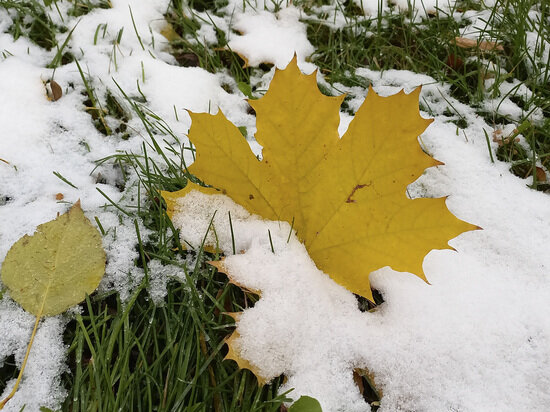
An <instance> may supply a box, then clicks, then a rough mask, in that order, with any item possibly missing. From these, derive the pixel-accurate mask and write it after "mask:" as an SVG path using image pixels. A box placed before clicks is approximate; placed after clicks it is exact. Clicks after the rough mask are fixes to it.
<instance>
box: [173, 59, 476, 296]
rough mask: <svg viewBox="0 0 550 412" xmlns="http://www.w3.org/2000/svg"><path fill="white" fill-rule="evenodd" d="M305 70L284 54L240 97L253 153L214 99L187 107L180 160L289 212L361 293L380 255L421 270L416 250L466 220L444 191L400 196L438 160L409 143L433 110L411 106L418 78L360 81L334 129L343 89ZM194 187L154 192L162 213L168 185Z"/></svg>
mask: <svg viewBox="0 0 550 412" xmlns="http://www.w3.org/2000/svg"><path fill="white" fill-rule="evenodd" d="M315 78H316V76H315V74H312V75H304V74H302V73H301V72H300V70H299V69H298V67H297V64H296V59H294V60H293V61H292V62H291V63H290V64H289V66H288V67H287V68H286V69H285V70H282V71H280V70H278V71H276V73H275V76H274V78H273V80H272V82H271V85H270V88H269V90H268V92H267V93H266V95H265V96H264V97H263V98H261V99H259V100H256V101H252V102H250V104H251V105H252V107H253V108H254V109H255V111H256V116H257V129H258V132H257V134H256V139H257V140H258V142H259V143H260V144H261V145H262V146H263V151H262V154H263V158H262V160H261V161H259V160H257V158H256V157H255V156H254V154H253V153H252V151H251V150H250V148H249V146H248V143H247V142H246V140H245V139H244V138H243V137H242V135H241V133H240V132H239V130H238V128H237V127H235V126H234V125H233V124H231V122H229V121H228V120H227V119H226V118H225V116H224V115H223V113H221V111H220V112H219V113H218V114H217V115H209V114H195V113H192V114H191V120H192V125H191V129H190V131H189V139H190V140H191V141H192V142H193V144H194V145H195V147H196V149H197V157H196V160H195V162H194V163H193V164H192V165H191V166H190V167H189V170H190V172H191V173H193V174H194V175H196V176H197V177H199V178H200V179H201V180H203V181H204V182H205V183H207V184H208V185H210V186H213V187H214V188H217V189H219V190H220V191H221V192H222V193H224V194H227V195H228V196H229V197H231V198H232V199H233V200H234V201H235V202H237V203H239V204H241V205H242V206H244V207H245V208H246V209H247V210H248V211H249V212H251V213H254V214H258V215H260V216H263V217H265V218H267V219H272V220H284V221H287V222H293V225H294V226H293V227H294V229H295V230H296V232H297V234H298V237H299V238H300V239H301V240H302V241H303V242H304V244H305V246H306V248H307V250H308V252H309V254H310V256H311V258H312V259H313V260H314V261H315V263H316V265H317V267H318V268H319V269H321V270H323V271H324V272H325V273H327V274H328V275H329V276H331V278H332V279H334V280H335V281H336V282H338V283H339V284H341V285H343V286H344V287H346V288H347V289H348V290H350V291H352V292H354V293H357V294H359V295H362V296H364V297H366V298H367V299H370V300H373V298H372V292H371V288H370V283H369V275H370V273H371V272H373V271H374V270H376V269H379V268H381V267H384V266H391V267H392V268H393V269H395V270H397V271H404V272H411V273H414V274H415V275H417V276H418V277H420V278H422V279H424V280H425V276H424V272H423V269H422V262H423V260H424V256H425V255H426V254H427V253H428V252H429V251H430V250H432V249H445V248H449V246H448V243H447V242H448V240H449V239H452V238H454V237H456V236H457V235H459V234H460V233H462V232H464V231H467V230H473V229H476V228H477V227H476V226H473V225H471V224H469V223H466V222H463V221H461V220H459V219H457V218H456V217H455V216H453V215H452V214H451V213H450V212H449V211H448V209H447V208H446V205H445V199H444V198H441V199H414V200H411V199H409V198H408V197H407V194H406V188H407V185H408V184H410V183H412V182H413V181H414V180H416V179H417V178H418V177H419V176H420V175H421V174H422V173H423V171H424V170H425V169H426V168H428V167H432V166H437V165H439V164H441V163H440V162H438V161H437V160H434V159H433V158H431V157H430V156H429V155H427V154H426V153H424V152H423V151H422V149H421V147H420V145H419V143H418V136H419V135H420V134H421V133H422V132H423V131H424V130H425V129H426V127H428V125H429V124H430V123H431V122H432V120H427V119H423V118H422V117H421V116H420V113H419V109H418V97H419V93H420V89H416V90H415V91H413V92H412V93H410V94H405V93H404V92H400V93H398V94H396V95H394V96H390V97H380V96H378V95H377V94H376V93H375V92H374V90H372V89H369V92H368V94H367V97H366V99H365V102H364V103H363V105H362V106H361V108H360V109H359V110H358V112H357V113H356V115H355V118H354V120H353V121H352V122H351V124H350V126H349V128H348V130H347V132H346V133H345V135H344V136H343V137H342V138H341V139H340V138H339V137H338V132H337V130H338V123H339V106H340V104H341V102H342V100H343V97H336V98H335V97H327V96H324V95H322V94H321V93H320V92H319V90H318V88H317V84H316V80H315ZM198 188H199V186H198V185H191V186H188V187H186V188H185V189H184V190H183V191H181V192H179V193H172V194H168V193H164V194H163V196H164V197H165V199H166V200H167V203H168V206H169V211H170V213H172V212H173V207H174V205H175V202H176V199H177V197H178V196H184V195H185V194H186V193H188V192H189V191H190V190H192V189H198ZM198 190H201V191H203V192H204V193H215V190H214V189H204V188H200V189H198ZM218 193H219V192H218Z"/></svg>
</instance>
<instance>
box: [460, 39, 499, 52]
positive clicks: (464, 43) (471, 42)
mask: <svg viewBox="0 0 550 412" xmlns="http://www.w3.org/2000/svg"><path fill="white" fill-rule="evenodd" d="M454 44H456V45H457V46H458V47H460V48H462V49H473V48H477V49H479V50H481V51H491V50H498V51H503V50H504V47H503V46H502V44H500V43H497V42H496V41H489V40H481V41H479V40H476V39H469V38H466V37H455V39H454Z"/></svg>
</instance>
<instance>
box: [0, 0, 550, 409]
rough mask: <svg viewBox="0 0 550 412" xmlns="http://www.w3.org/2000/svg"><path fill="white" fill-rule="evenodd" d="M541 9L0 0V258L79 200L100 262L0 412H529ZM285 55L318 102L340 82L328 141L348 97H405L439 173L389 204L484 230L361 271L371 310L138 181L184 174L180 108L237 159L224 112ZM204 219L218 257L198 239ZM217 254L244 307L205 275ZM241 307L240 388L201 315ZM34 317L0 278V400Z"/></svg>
mask: <svg viewBox="0 0 550 412" xmlns="http://www.w3.org/2000/svg"><path fill="white" fill-rule="evenodd" d="M549 12H550V10H549V7H548V5H547V4H546V3H543V2H538V1H528V0H522V1H518V2H507V1H499V0H490V1H485V2H476V1H456V2H454V1H449V2H437V1H427V0H426V1H424V3H422V2H420V1H417V2H416V3H414V4H410V3H407V2H406V1H402V0H399V1H393V2H392V1H387V2H386V1H381V2H377V1H367V0H363V1H361V0H355V1H347V2H340V1H321V0H319V1H316V0H312V1H294V2H267V1H266V2H263V1H260V0H258V1H244V2H242V1H235V0H229V1H223V0H222V1H191V2H189V3H183V2H181V1H178V0H173V1H169V0H155V1H148V2H140V1H129V0H112V1H104V0H86V1H82V2H73V1H68V0H64V1H61V0H60V1H55V0H54V1H44V2H40V1H38V0H30V1H24V2H23V1H15V2H12V1H6V0H0V29H1V30H0V52H1V56H0V92H1V98H0V120H1V124H2V137H1V138H0V262H2V261H3V260H4V258H5V256H6V254H7V252H8V250H9V249H10V247H11V246H12V245H13V244H14V243H15V242H16V241H17V240H18V239H19V238H20V237H22V236H23V235H25V234H32V233H33V232H34V231H35V229H36V227H37V226H38V225H40V224H42V223H44V222H47V221H49V220H52V219H54V218H55V217H56V215H57V214H58V213H64V212H65V211H66V210H68V208H69V207H70V206H71V205H72V204H74V203H75V202H76V201H78V200H79V199H80V202H81V204H82V208H83V210H84V212H85V214H86V216H87V217H88V218H89V219H90V221H91V222H92V223H93V225H94V226H95V227H97V228H98V230H99V231H100V232H101V234H102V236H103V246H104V248H105V250H106V253H107V270H106V274H105V276H104V278H103V280H102V282H101V284H100V286H99V289H98V291H97V292H95V293H94V294H93V295H91V296H90V297H88V298H87V299H86V301H84V302H83V303H82V304H81V305H80V306H77V307H75V308H73V309H71V310H69V311H68V312H67V313H64V314H62V315H58V316H55V317H48V318H44V319H43V320H42V321H41V323H40V326H39V329H38V333H37V337H36V341H35V343H34V346H33V348H32V351H31V354H30V358H29V362H28V366H27V368H26V370H25V374H24V377H23V380H22V383H21V386H20V387H19V390H18V391H17V393H16V395H15V397H14V398H13V399H12V400H11V401H10V402H8V404H7V406H6V408H5V410H9V411H19V410H21V408H23V406H25V411H39V410H50V409H51V410H88V409H94V410H108V411H110V410H118V409H120V410H133V409H138V408H139V409H145V410H159V411H160V410H162V411H164V410H193V411H195V410H196V411H203V410H204V411H206V410H215V411H221V410H235V411H249V410H250V411H252V410H273V411H277V410H280V408H281V405H282V404H283V403H285V404H286V405H290V404H291V403H292V401H293V400H296V399H298V398H299V397H300V395H309V396H312V397H314V398H316V399H318V400H319V401H320V403H321V405H322V407H323V410H324V411H329V412H330V411H338V410H341V411H352V410H357V411H368V410H370V409H373V410H375V409H378V410H380V411H397V410H404V411H412V410H416V411H479V410H484V411H485V410H487V411H490V410H495V411H497V410H498V411H508V410H510V411H511V410H517V409H524V410H532V411H542V410H545V409H546V405H548V404H550V394H549V392H548V387H549V386H550V306H549V303H548V296H550V277H549V268H550V255H549V254H548V253H547V251H548V247H547V245H548V244H549V242H550V224H549V223H548V210H550V197H549V193H548V190H549V187H550V186H549V184H548V176H550V175H549V174H548V173H549V171H548V167H549V165H550V163H549V161H550V160H549V159H550V120H549V118H550V117H549V116H550V114H549V107H550V93H549V91H548V87H547V86H548V79H549V76H550V54H549V50H550V43H549V40H550V17H549ZM294 55H296V57H297V61H298V65H299V67H300V69H301V70H302V71H303V72H304V73H307V74H310V73H313V72H315V70H317V72H316V77H317V82H318V85H319V88H320V90H321V91H322V92H323V93H324V94H326V95H331V96H336V95H340V94H343V93H346V97H345V99H344V103H343V104H342V106H341V112H340V126H339V133H340V135H343V134H344V133H345V131H346V130H347V127H348V125H349V123H350V121H351V119H352V118H353V115H354V113H355V112H356V111H357V110H358V108H359V107H360V105H361V103H362V102H363V100H364V99H365V96H366V94H367V91H368V87H369V86H372V88H373V89H374V91H375V92H377V93H379V94H381V95H384V96H387V95H392V94H394V93H397V92H398V91H400V90H401V89H404V90H405V92H406V93H409V92H411V91H412V90H413V89H415V88H416V87H418V86H422V90H421V93H420V99H419V104H420V110H421V115H422V116H423V117H425V118H433V119H434V122H433V123H432V124H431V125H430V126H429V127H428V128H427V129H426V131H425V132H424V133H423V134H422V135H421V136H420V138H419V144H420V145H421V146H422V148H423V150H425V151H426V152H427V153H428V154H430V155H431V156H433V157H435V158H436V159H438V160H439V161H441V162H443V163H444V164H443V165H441V166H438V167H434V168H430V169H427V171H426V172H425V173H424V174H423V175H422V176H421V177H420V178H419V179H418V180H417V181H415V182H411V185H410V186H409V187H408V189H407V195H408V196H409V197H412V198H416V197H442V196H448V198H447V200H446V204H447V207H448V208H449V210H450V211H451V212H452V213H453V214H454V215H455V216H457V217H458V218H460V219H462V220H464V221H467V222H470V223H472V224H475V225H477V226H479V227H481V228H483V230H477V231H471V232H467V233H464V234H462V235H460V236H458V237H457V238H455V239H453V240H451V241H450V246H452V247H453V248H454V249H455V250H454V251H453V250H434V251H432V252H430V253H429V254H428V255H427V256H426V258H425V259H424V263H423V269H424V272H425V274H426V277H427V279H428V281H429V284H427V283H425V282H423V281H422V280H420V279H419V278H417V277H415V276H411V274H408V273H401V272H396V271H394V270H392V269H391V267H390V266H391V265H390V264H389V265H388V266H387V267H383V268H380V269H379V270H377V271H375V272H374V273H372V275H371V276H370V279H371V283H372V287H373V289H374V290H375V297H376V300H377V302H376V303H377V305H376V307H373V306H374V305H372V304H367V302H366V301H365V300H363V299H360V298H358V297H357V296H355V295H353V294H352V293H351V292H348V291H347V290H345V289H344V288H342V287H341V286H339V285H338V284H336V283H335V282H334V281H332V280H331V279H330V278H329V277H328V276H327V275H326V274H323V273H322V272H320V271H319V270H318V269H317V268H316V267H315V264H314V263H313V262H312V261H311V259H310V258H309V256H308V254H307V252H306V250H305V249H304V247H303V246H302V245H301V243H300V242H299V240H298V239H297V238H296V237H294V236H290V235H291V232H292V230H291V225H289V224H288V223H280V222H266V221H263V220H261V219H259V218H258V217H256V216H250V215H249V214H248V213H247V212H246V211H245V210H243V209H242V208H241V206H239V205H236V204H234V203H233V202H232V201H231V200H229V199H228V198H226V197H219V198H216V199H215V200H212V199H206V198H204V197H200V196H198V195H197V196H195V198H193V199H191V198H190V199H188V202H189V205H188V206H186V207H187V209H185V210H186V211H187V212H186V213H180V214H178V215H177V216H175V217H174V219H172V220H170V219H169V218H168V217H167V215H166V213H165V204H164V201H163V199H162V196H161V194H160V191H175V190H179V189H182V188H183V187H185V185H186V184H187V181H188V179H191V181H195V182H196V179H195V178H194V177H193V176H190V175H189V174H188V172H187V166H188V165H190V164H192V162H193V160H194V158H195V152H194V147H193V145H192V144H191V143H190V142H189V140H188V139H187V132H188V129H189V127H190V123H191V121H190V117H189V114H188V111H192V112H209V113H216V112H217V111H218V110H222V112H223V113H224V114H225V115H226V116H227V118H228V119H229V120H230V121H231V122H233V123H234V124H235V125H236V126H238V127H239V129H240V131H241V133H242V134H243V138H246V139H247V141H248V142H249V144H250V146H251V148H252V150H253V151H254V153H255V154H257V155H258V156H260V157H261V154H262V153H261V149H262V148H261V146H260V145H259V144H258V143H257V142H256V141H255V140H254V134H255V132H256V119H255V113H254V111H253V110H251V108H250V106H249V105H248V103H247V102H246V99H256V98H260V97H261V96H263V95H264V93H265V91H266V90H267V88H268V87H269V83H270V81H271V79H272V77H273V75H274V72H275V69H276V68H279V69H283V68H284V67H286V65H287V64H288V63H289V62H290V60H291V59H292V58H293V56H294ZM395 115H396V116H399V114H398V113H396V114H395ZM182 207H183V206H182ZM228 211H230V212H231V216H232V217H233V220H232V221H231V223H232V225H229V220H228V219H226V217H227V216H228V213H227V212H228ZM214 212H215V215H216V216H215V218H214V219H213V218H212V216H213V215H214ZM212 225H213V226H214V227H216V233H217V235H219V238H218V241H219V247H220V249H221V251H219V252H218V253H213V252H212V250H211V249H205V248H203V243H204V238H205V236H206V234H207V232H208V229H209V227H211V226H212ZM268 229H269V232H268ZM235 241H237V244H236V245H235V244H234V242H235ZM241 249H244V250H246V253H244V254H237V255H234V252H236V251H237V252H238V251H240V250H241ZM222 255H224V256H226V262H227V265H230V266H231V268H232V272H233V273H234V275H233V276H235V277H236V278H237V279H238V283H239V284H241V285H245V286H247V287H249V288H250V289H256V290H257V289H261V290H262V295H261V296H258V295H257V294H254V293H251V292H246V291H243V290H241V288H239V287H237V286H236V285H234V284H231V283H228V279H227V276H225V275H224V274H222V273H218V272H217V270H216V269H215V268H214V267H213V266H211V265H208V264H207V263H206V262H207V261H210V260H218V259H219V258H221V257H222ZM0 269H1V267H0ZM243 310H244V312H243V315H241V317H240V318H239V321H238V330H239V334H240V336H241V347H242V350H243V354H245V355H246V357H247V359H248V360H249V361H250V362H251V363H252V364H254V365H255V366H256V367H257V368H259V369H261V370H263V371H264V372H265V374H267V375H269V376H270V377H275V378H274V379H273V380H272V381H271V382H270V384H268V385H266V386H263V387H260V386H258V384H257V380H256V378H255V376H254V375H253V374H252V373H251V372H249V371H243V370H239V369H238V368H237V367H236V364H235V362H233V361H232V360H225V361H224V360H223V358H224V356H225V354H226V353H227V347H226V345H225V344H224V339H226V338H227V336H229V335H230V333H231V332H232V331H233V330H234V329H235V325H234V320H233V319H232V318H231V317H229V316H227V315H225V313H226V312H241V311H243ZM33 324H34V319H33V316H32V315H30V314H28V313H26V312H25V311H24V310H23V309H22V308H21V307H20V306H18V304H17V303H16V302H14V301H13V300H12V299H11V298H10V293H9V290H7V289H6V288H5V287H4V286H3V285H1V284H0V330H2V331H3V332H2V333H1V334H0V391H2V396H1V397H2V398H4V397H5V396H6V395H7V394H8V393H9V392H10V391H11V388H12V387H13V385H14V384H15V378H16V377H17V372H18V369H19V367H20V366H21V363H22V361H23V358H24V354H25V351H26V345H27V342H28V339H29V337H30V334H31V330H32V326H33ZM354 370H355V372H356V373H355V375H354ZM283 375H284V376H283ZM358 383H360V384H359V385H358ZM40 408H49V409H40Z"/></svg>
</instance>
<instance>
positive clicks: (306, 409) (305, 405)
mask: <svg viewBox="0 0 550 412" xmlns="http://www.w3.org/2000/svg"><path fill="white" fill-rule="evenodd" d="M288 412H323V410H322V409H321V404H320V403H319V401H318V400H317V399H315V398H312V397H310V396H300V399H298V400H297V401H296V402H294V403H293V404H292V405H291V406H290V408H288Z"/></svg>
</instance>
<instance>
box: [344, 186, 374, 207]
mask: <svg viewBox="0 0 550 412" xmlns="http://www.w3.org/2000/svg"><path fill="white" fill-rule="evenodd" d="M366 186H370V184H368V185H367V184H364V185H357V186H355V187H354V188H353V190H352V191H351V193H350V195H349V196H348V198H347V199H346V203H355V200H354V199H352V196H353V195H354V194H355V192H357V191H358V190H359V189H362V188H364V187H366Z"/></svg>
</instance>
